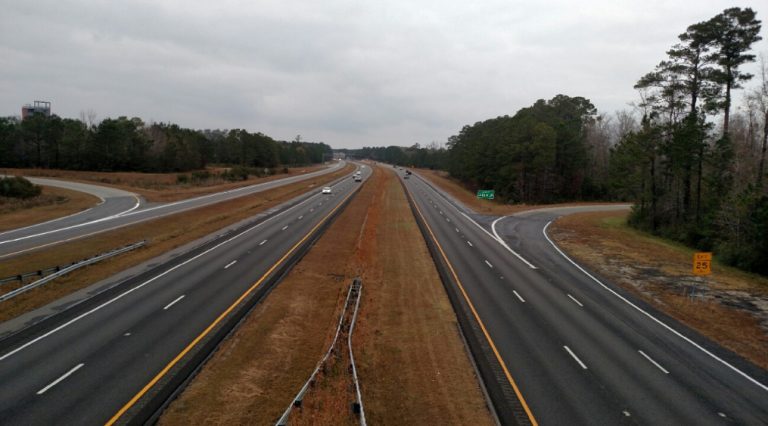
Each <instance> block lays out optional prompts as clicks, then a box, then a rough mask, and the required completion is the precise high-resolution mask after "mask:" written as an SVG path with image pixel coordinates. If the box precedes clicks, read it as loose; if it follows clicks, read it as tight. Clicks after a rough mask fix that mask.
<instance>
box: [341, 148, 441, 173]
mask: <svg viewBox="0 0 768 426" xmlns="http://www.w3.org/2000/svg"><path fill="white" fill-rule="evenodd" d="M339 151H340V152H343V153H345V154H346V155H347V156H348V157H350V158H368V159H371V160H374V161H381V162H384V163H389V164H396V165H398V166H403V167H419V168H424V169H440V170H444V169H445V168H446V167H447V164H448V151H447V150H446V149H445V148H442V147H440V146H438V144H437V143H434V142H433V143H431V144H429V145H427V146H426V147H422V146H421V145H420V144H418V143H417V144H414V145H413V146H410V147H402V146H394V145H391V146H388V147H365V148H361V149H341V150H339Z"/></svg>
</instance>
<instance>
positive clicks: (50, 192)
mask: <svg viewBox="0 0 768 426" xmlns="http://www.w3.org/2000/svg"><path fill="white" fill-rule="evenodd" d="M99 201H100V200H99V198H98V197H94V196H93V195H90V194H85V193H82V192H79V191H71V190H68V189H64V188H54V187H52V186H43V192H42V194H40V195H39V196H37V197H33V198H30V199H27V200H19V199H13V198H6V197H0V232H2V231H7V230H9V229H16V228H22V227H25V226H29V225H34V224H36V223H41V222H47V221H49V220H52V219H57V218H60V217H64V216H69V215H71V214H74V213H77V212H80V211H83V210H85V209H88V208H91V207H93V206H95V205H96V204H98V203H99Z"/></svg>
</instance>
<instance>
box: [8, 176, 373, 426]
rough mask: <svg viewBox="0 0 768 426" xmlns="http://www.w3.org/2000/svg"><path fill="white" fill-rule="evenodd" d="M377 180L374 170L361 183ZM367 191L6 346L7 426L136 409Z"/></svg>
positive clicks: (255, 230) (303, 208)
mask: <svg viewBox="0 0 768 426" xmlns="http://www.w3.org/2000/svg"><path fill="white" fill-rule="evenodd" d="M369 174H370V168H367V167H366V168H365V169H364V170H363V175H364V176H365V177H366V178H367V176H368V175H369ZM360 185H361V184H360V183H356V182H354V181H353V180H352V179H351V178H346V179H343V180H342V181H340V182H339V183H338V184H336V185H334V187H333V193H332V194H331V195H328V194H320V193H319V192H318V193H315V194H314V195H312V196H311V197H309V198H307V199H306V200H304V201H302V202H300V203H298V204H296V205H294V206H293V207H290V208H288V209H286V210H284V211H282V212H280V213H279V214H277V215H276V216H273V217H271V218H270V219H267V220H266V221H264V222H262V223H260V224H258V225H255V226H251V227H249V228H246V229H244V230H242V231H240V232H239V233H236V234H234V235H232V236H229V237H228V238H227V239H226V240H224V241H222V242H220V243H218V244H217V245H216V246H214V247H212V248H210V249H207V250H206V251H204V252H202V253H200V254H198V255H196V256H195V257H193V258H191V259H189V260H187V261H185V262H183V263H181V264H179V265H178V266H175V267H172V268H170V269H164V270H163V271H162V272H160V273H158V274H157V275H155V276H153V277H152V278H149V279H148V280H145V281H142V282H136V283H135V285H134V286H132V287H131V288H130V289H127V290H125V291H124V292H123V293H120V294H119V295H117V296H115V297H113V298H112V299H110V300H108V301H106V302H104V303H102V304H101V305H99V306H96V307H93V308H91V309H90V310H89V311H87V312H83V313H82V314H81V315H80V316H79V317H76V318H75V319H74V320H71V321H67V322H64V323H60V324H56V325H55V326H52V328H50V329H49V330H46V331H44V332H43V333H42V334H40V335H39V336H38V337H35V338H32V339H30V340H27V341H24V342H21V343H19V344H16V345H14V346H13V347H8V348H3V349H2V350H0V418H1V419H3V420H2V423H3V424H19V425H27V424H52V423H55V424H99V423H104V422H106V421H108V420H109V419H110V418H112V417H113V416H114V415H115V414H116V413H118V412H119V410H121V408H124V407H125V408H126V409H128V408H129V407H127V406H126V405H125V404H126V403H127V402H128V401H129V400H131V398H132V397H134V396H135V395H137V394H138V393H140V392H141V391H142V388H144V387H145V386H146V385H147V384H148V383H150V382H151V381H152V380H153V379H154V378H157V377H159V376H158V374H159V373H161V372H162V371H163V369H164V368H166V367H168V366H169V365H170V364H169V363H172V362H173V360H174V358H175V357H177V356H179V357H180V358H181V359H182V360H183V358H184V355H182V354H184V353H185V351H186V348H188V347H189V346H190V345H191V344H193V342H195V341H196V340H197V339H198V338H199V337H200V336H202V335H203V334H204V333H206V330H207V329H208V328H210V327H211V325H212V324H213V323H214V322H215V321H216V319H217V318H219V317H221V316H222V315H223V313H225V312H227V310H228V309H229V308H231V307H233V306H240V304H239V303H242V297H243V295H246V294H248V292H249V291H252V290H253V289H254V288H257V287H258V286H259V285H261V282H262V280H263V279H264V278H265V277H267V276H268V275H270V274H272V273H274V270H275V269H276V267H277V266H278V265H280V264H281V262H283V261H284V259H285V258H286V256H287V254H288V253H290V252H291V250H293V249H294V248H295V247H296V246H297V245H298V244H299V243H300V242H301V241H302V240H303V239H305V238H306V237H307V236H308V235H309V234H310V233H311V232H312V230H313V229H316V227H317V226H319V224H320V223H321V221H323V220H326V218H327V217H328V216H329V214H330V213H331V212H332V211H333V210H334V209H336V208H337V207H338V206H340V204H341V202H342V201H343V200H344V199H346V198H347V197H348V196H350V195H351V194H352V193H353V191H355V190H356V189H357V188H359V187H360ZM318 191H319V190H318ZM159 380H160V381H162V380H165V376H163V377H160V379H159ZM149 389H150V393H151V386H150V387H149ZM139 402H140V401H139ZM130 413H131V412H130V411H128V415H130ZM121 420H123V419H121Z"/></svg>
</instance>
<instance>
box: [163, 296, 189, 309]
mask: <svg viewBox="0 0 768 426" xmlns="http://www.w3.org/2000/svg"><path fill="white" fill-rule="evenodd" d="M183 298H184V295H183V294H182V295H181V296H179V297H177V298H176V300H174V301H173V302H171V303H169V304H167V305H165V307H164V308H163V310H164V311H167V310H168V308H170V307H171V306H173V305H175V304H176V302H178V301H179V300H181V299H183Z"/></svg>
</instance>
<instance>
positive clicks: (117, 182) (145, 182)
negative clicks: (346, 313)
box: [3, 166, 324, 202]
mask: <svg viewBox="0 0 768 426" xmlns="http://www.w3.org/2000/svg"><path fill="white" fill-rule="evenodd" d="M322 167H324V166H308V167H294V168H289V169H288V173H287V174H286V173H278V174H276V175H272V176H267V177H261V178H257V177H251V178H249V179H248V180H244V181H240V182H228V181H225V180H223V179H220V178H219V179H211V180H209V181H206V182H204V183H202V184H199V185H193V184H179V183H177V181H176V178H177V176H178V175H179V174H186V175H189V173H138V172H82V171H76V170H57V169H3V171H4V172H5V173H7V174H14V175H23V176H39V177H51V178H57V179H65V180H71V181H75V182H84V183H91V184H93V183H95V184H98V185H103V186H111V187H114V188H119V189H123V190H126V191H131V192H135V193H137V194H139V195H141V196H142V197H144V199H146V200H147V201H150V202H171V201H178V200H184V199H187V198H192V197H197V196H200V195H206V194H212V193H214V192H221V191H227V190H230V189H234V188H239V187H242V186H247V185H253V184H257V183H262V182H268V181H271V180H275V179H281V178H284V177H287V176H293V175H298V174H305V173H309V172H313V171H316V170H319V169H321V168H322ZM222 170H223V169H222V168H210V169H209V171H210V172H211V173H214V172H215V173H220V172H221V171H222Z"/></svg>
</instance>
